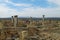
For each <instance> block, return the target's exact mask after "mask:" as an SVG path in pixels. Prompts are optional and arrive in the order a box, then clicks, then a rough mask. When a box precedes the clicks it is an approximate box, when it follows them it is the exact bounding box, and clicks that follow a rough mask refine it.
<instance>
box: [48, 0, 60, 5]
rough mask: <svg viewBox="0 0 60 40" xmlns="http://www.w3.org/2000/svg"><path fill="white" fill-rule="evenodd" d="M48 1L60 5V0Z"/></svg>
mask: <svg viewBox="0 0 60 40" xmlns="http://www.w3.org/2000/svg"><path fill="white" fill-rule="evenodd" d="M47 1H48V2H52V3H55V4H57V5H60V0H47Z"/></svg>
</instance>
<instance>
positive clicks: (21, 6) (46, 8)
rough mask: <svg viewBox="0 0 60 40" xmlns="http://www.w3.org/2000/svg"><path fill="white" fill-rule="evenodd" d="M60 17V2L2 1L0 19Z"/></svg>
mask: <svg viewBox="0 0 60 40" xmlns="http://www.w3.org/2000/svg"><path fill="white" fill-rule="evenodd" d="M12 15H18V16H21V17H30V16H32V17H42V15H46V17H60V1H59V0H0V17H10V16H12Z"/></svg>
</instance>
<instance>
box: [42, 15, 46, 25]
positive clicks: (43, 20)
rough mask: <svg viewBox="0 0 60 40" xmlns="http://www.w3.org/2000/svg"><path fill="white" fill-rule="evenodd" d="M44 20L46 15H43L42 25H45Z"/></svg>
mask: <svg viewBox="0 0 60 40" xmlns="http://www.w3.org/2000/svg"><path fill="white" fill-rule="evenodd" d="M44 21H45V15H43V18H42V25H43V26H44Z"/></svg>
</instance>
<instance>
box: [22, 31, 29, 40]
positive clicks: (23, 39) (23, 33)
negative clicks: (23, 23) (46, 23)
mask: <svg viewBox="0 0 60 40" xmlns="http://www.w3.org/2000/svg"><path fill="white" fill-rule="evenodd" d="M27 35H28V32H27V31H22V40H26V39H25V38H26V37H27Z"/></svg>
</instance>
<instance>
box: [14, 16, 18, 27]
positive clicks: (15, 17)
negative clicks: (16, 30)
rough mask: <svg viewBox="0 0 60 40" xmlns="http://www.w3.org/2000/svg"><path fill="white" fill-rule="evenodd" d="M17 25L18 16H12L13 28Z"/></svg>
mask: <svg viewBox="0 0 60 40" xmlns="http://www.w3.org/2000/svg"><path fill="white" fill-rule="evenodd" d="M17 24H18V16H17V15H15V16H14V27H17Z"/></svg>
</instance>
